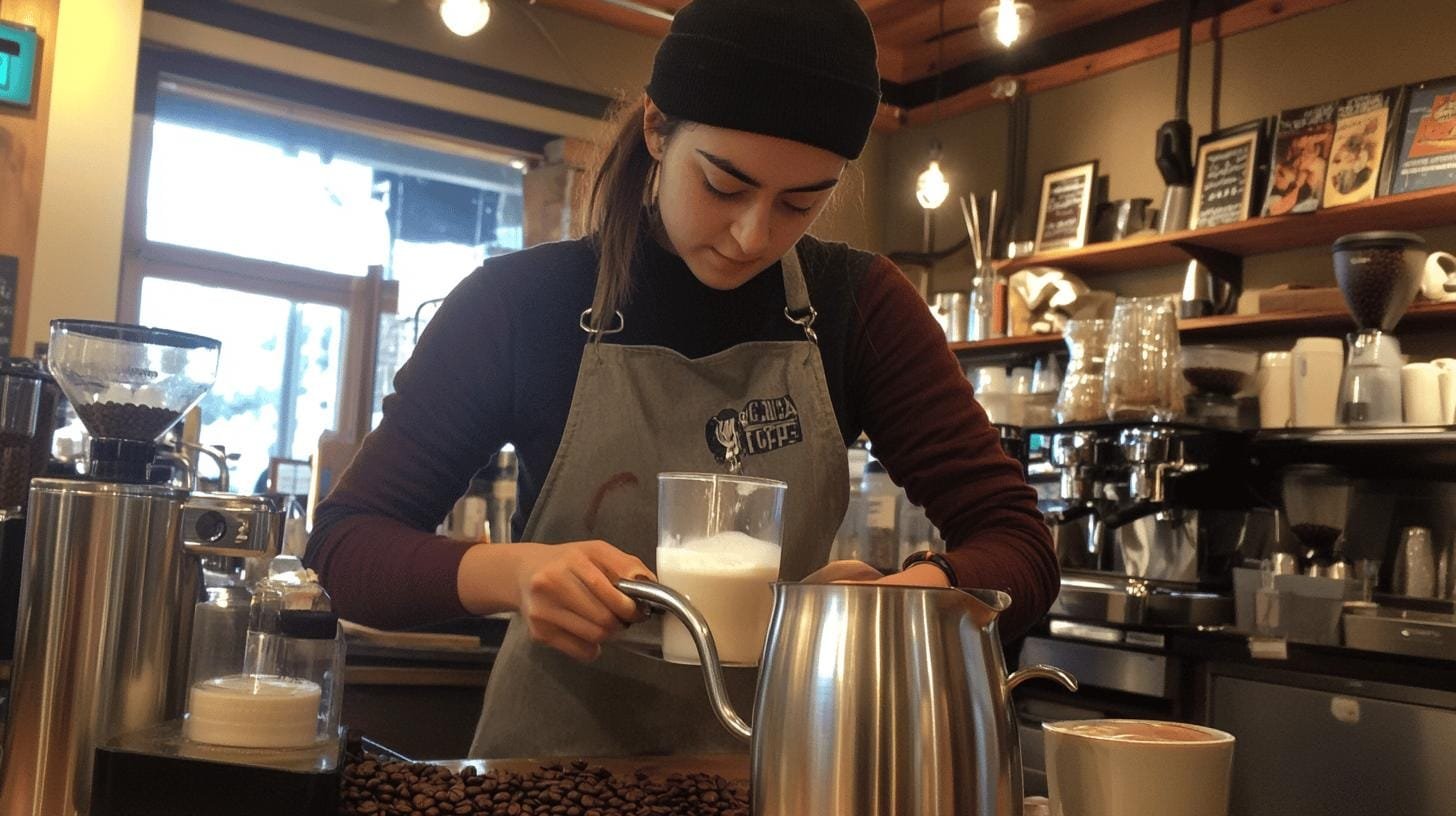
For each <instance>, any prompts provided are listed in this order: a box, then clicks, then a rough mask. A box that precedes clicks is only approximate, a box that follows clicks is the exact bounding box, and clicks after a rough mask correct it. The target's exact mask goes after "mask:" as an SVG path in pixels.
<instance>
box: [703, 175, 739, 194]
mask: <svg viewBox="0 0 1456 816" xmlns="http://www.w3.org/2000/svg"><path fill="white" fill-rule="evenodd" d="M703 187H704V189H706V190H707V191H708V192H709V193H711V194H712V195H713V196H714V197H715V198H733V197H734V196H736V195H738V193H736V192H734V193H730V192H728V191H727V190H719V189H718V188H717V187H714V186H713V182H711V181H708V180H707V179H703Z"/></svg>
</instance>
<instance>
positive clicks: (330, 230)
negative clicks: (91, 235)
mask: <svg viewBox="0 0 1456 816" xmlns="http://www.w3.org/2000/svg"><path fill="white" fill-rule="evenodd" d="M142 121H143V125H144V127H143V128H142V129H141V130H140V131H139V132H145V136H146V138H139V139H138V140H137V147H136V150H137V152H138V154H139V156H143V157H144V158H145V174H144V177H145V181H146V188H145V196H139V195H134V196H133V197H132V198H133V200H134V201H135V200H142V201H144V202H145V208H144V210H142V211H141V212H139V213H133V217H132V219H131V221H132V222H133V223H130V224H129V226H128V244H129V252H128V260H127V264H126V269H125V272H124V278H123V286H122V301H123V302H122V316H123V319H131V320H136V321H138V322H141V323H143V324H146V325H153V326H163V327H167V328H174V329H180V330H183V331H189V332H194V333H198V334H203V335H206V336H209V337H215V338H217V339H218V340H221V341H222V357H221V363H220V365H219V373H218V382H217V384H216V386H215V387H214V388H213V390H212V391H211V393H210V394H209V395H208V396H207V397H206V398H205V399H204V400H203V403H202V414H203V426H202V441H203V442H204V443H207V444H211V445H220V446H223V447H225V448H226V449H227V450H228V451H229V453H232V454H236V456H237V458H236V459H235V460H234V461H233V463H232V469H231V473H230V475H231V478H232V483H233V486H234V489H236V490H240V491H244V492H247V491H251V490H253V488H254V486H255V484H257V483H258V481H259V480H260V476H261V475H262V474H264V473H266V470H267V468H268V464H269V460H270V458H273V457H282V458H290V459H307V458H308V457H309V456H310V455H311V454H312V452H313V449H314V445H315V444H316V442H317V441H318V438H319V435H320V434H321V433H322V432H323V431H326V430H343V431H345V432H346V433H347V434H348V435H350V436H354V435H362V433H363V432H365V431H367V430H368V429H369V427H372V426H373V425H374V424H375V423H377V422H378V420H379V418H380V416H381V412H380V404H381V401H382V399H383V396H384V395H385V394H386V393H388V392H389V390H390V389H391V382H392V379H393V376H394V374H395V372H396V371H397V370H398V369H399V367H400V366H401V365H403V363H404V361H405V360H406V359H408V357H409V354H410V352H411V351H412V350H413V348H414V343H415V340H416V338H417V337H418V333H419V331H420V330H421V329H422V328H423V324H424V323H426V322H428V319H429V317H430V316H431V315H432V314H433V311H434V307H435V306H436V305H438V302H439V300H440V299H441V298H443V297H444V296H445V295H446V294H447V293H448V292H449V291H450V290H451V289H452V288H454V286H455V285H456V284H457V283H459V282H460V280H462V279H463V278H464V277H465V276H466V275H468V274H469V273H470V272H471V271H472V270H474V269H475V268H476V267H477V266H479V264H480V263H481V261H482V260H484V259H485V258H487V257H490V256H492V255H496V254H500V253H503V252H509V251H512V250H515V249H519V248H520V247H521V243H522V237H523V230H522V216H523V206H522V201H521V180H522V169H523V168H524V164H523V163H522V162H521V160H520V159H518V158H514V157H512V156H510V155H507V154H504V153H501V152H499V151H493V150H491V149H489V148H487V147H483V146H480V145H474V144H465V143H459V142H456V141H453V140H450V139H447V138H445V137H440V136H437V135H429V134H421V133H417V132H414V131H411V130H408V129H406V128H402V127H397V126H393V125H385V124H381V123H377V122H368V121H362V120H356V119H352V118H349V117H344V116H340V115H335V114H330V113H327V112H322V111H318V110H313V109H307V108H302V107H300V106H297V105H293V104H285V103H282V102H278V101H274V100H267V99H262V98H259V97H255V96H251V95H245V94H241V93H234V92H230V91H227V90H225V89H219V88H216V87H214V86H207V85H201V84H196V83H189V82H186V81H183V80H178V79H173V78H167V77H165V76H164V78H163V79H162V81H161V82H160V83H159V85H158V89H157V94H156V99H155V114H154V116H153V118H152V120H151V121H150V123H149V124H150V127H149V128H146V127H145V125H146V124H148V123H147V122H146V120H145V119H143V120H142ZM138 175H140V174H134V178H135V177H137V176H138Z"/></svg>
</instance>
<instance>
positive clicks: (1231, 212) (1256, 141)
mask: <svg viewBox="0 0 1456 816" xmlns="http://www.w3.org/2000/svg"><path fill="white" fill-rule="evenodd" d="M1263 141H1264V121H1263V120H1259V121H1256V122H1250V123H1248V124H1245V125H1240V126H1239V127H1237V128H1231V129H1229V130H1226V131H1221V132H1219V133H1214V134H1210V135H1208V136H1205V137H1203V138H1202V139H1199V143H1198V166H1197V174H1196V176H1195V179H1194V183H1193V189H1194V198H1193V211H1192V213H1191V215H1190V217H1189V223H1190V224H1191V225H1192V227H1193V228H1194V229H1202V228H1204V227H1217V226H1219V225H1221V224H1232V223H1234V222H1237V221H1243V220H1244V219H1246V218H1248V217H1249V216H1250V215H1252V214H1253V213H1252V209H1253V202H1254V184H1255V179H1256V178H1257V177H1258V168H1259V161H1260V154H1261V153H1262V152H1263Z"/></svg>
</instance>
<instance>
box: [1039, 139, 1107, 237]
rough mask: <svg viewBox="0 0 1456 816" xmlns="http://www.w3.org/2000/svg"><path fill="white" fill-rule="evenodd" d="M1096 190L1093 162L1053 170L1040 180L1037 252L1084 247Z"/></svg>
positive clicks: (1095, 164) (1095, 167)
mask: <svg viewBox="0 0 1456 816" xmlns="http://www.w3.org/2000/svg"><path fill="white" fill-rule="evenodd" d="M1096 188H1097V162H1096V161H1089V162H1083V163H1081V164H1074V165H1072V166H1071V167H1064V168H1062V169H1060V170H1053V171H1051V172H1050V173H1046V174H1044V175H1043V176H1042V177H1041V206H1040V207H1039V208H1038V209H1037V214H1036V251H1037V252H1046V251H1047V250H1050V249H1079V248H1081V247H1083V246H1085V245H1086V244H1087V233H1088V230H1089V229H1090V227H1091V222H1092V205H1093V204H1094V203H1095V202H1094V201H1093V199H1094V198H1095V195H1094V191H1095V190H1096Z"/></svg>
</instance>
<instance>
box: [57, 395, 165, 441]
mask: <svg viewBox="0 0 1456 816" xmlns="http://www.w3.org/2000/svg"><path fill="white" fill-rule="evenodd" d="M76 414H77V415H78V416H80V417H81V421H82V422H84V423H85V424H86V430H88V431H90V432H91V435H92V436H102V437H109V438H111V439H136V440H140V441H142V442H151V441H153V440H155V439H156V438H157V437H159V436H161V435H162V434H163V433H164V432H165V431H166V430H167V429H168V428H170V427H172V423H173V422H176V421H177V418H178V417H179V416H181V414H179V413H177V412H176V411H173V410H170V409H167V408H156V407H153V406H151V405H137V404H135V403H130V402H93V403H91V404H89V405H77V406H76Z"/></svg>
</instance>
